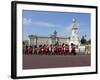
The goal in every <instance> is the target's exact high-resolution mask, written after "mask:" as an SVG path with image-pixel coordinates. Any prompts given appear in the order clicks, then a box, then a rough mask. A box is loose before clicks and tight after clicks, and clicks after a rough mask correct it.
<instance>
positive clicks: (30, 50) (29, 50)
mask: <svg viewBox="0 0 100 80" xmlns="http://www.w3.org/2000/svg"><path fill="white" fill-rule="evenodd" d="M32 52H33V47H32V46H30V47H29V49H28V53H29V54H32Z"/></svg>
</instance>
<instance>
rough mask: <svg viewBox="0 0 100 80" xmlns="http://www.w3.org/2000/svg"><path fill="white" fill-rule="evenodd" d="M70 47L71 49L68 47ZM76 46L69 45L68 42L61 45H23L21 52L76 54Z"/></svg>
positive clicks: (30, 53)
mask: <svg viewBox="0 0 100 80" xmlns="http://www.w3.org/2000/svg"><path fill="white" fill-rule="evenodd" d="M70 48H71V49H70ZM75 49H76V46H75V44H73V43H72V44H71V47H69V45H68V44H64V43H63V44H62V45H50V46H48V45H45V44H44V45H39V47H37V46H36V45H35V46H27V45H26V46H24V47H23V53H24V54H25V55H76V50H75Z"/></svg>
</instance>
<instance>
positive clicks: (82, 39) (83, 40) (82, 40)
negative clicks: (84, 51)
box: [81, 36, 87, 44]
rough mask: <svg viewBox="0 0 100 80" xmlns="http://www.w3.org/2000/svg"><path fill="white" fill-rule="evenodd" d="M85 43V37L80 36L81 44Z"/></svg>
mask: <svg viewBox="0 0 100 80" xmlns="http://www.w3.org/2000/svg"><path fill="white" fill-rule="evenodd" d="M86 43H87V40H86V39H85V36H82V38H81V44H86Z"/></svg>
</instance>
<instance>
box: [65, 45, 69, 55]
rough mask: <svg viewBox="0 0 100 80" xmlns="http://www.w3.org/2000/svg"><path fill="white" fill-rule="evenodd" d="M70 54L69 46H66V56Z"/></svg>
mask: <svg viewBox="0 0 100 80" xmlns="http://www.w3.org/2000/svg"><path fill="white" fill-rule="evenodd" d="M67 54H69V45H68V44H66V46H65V55H67Z"/></svg>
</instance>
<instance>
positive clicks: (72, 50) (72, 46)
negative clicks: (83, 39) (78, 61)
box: [71, 44, 76, 55]
mask: <svg viewBox="0 0 100 80" xmlns="http://www.w3.org/2000/svg"><path fill="white" fill-rule="evenodd" d="M75 49H76V48H75V45H74V44H71V54H73V55H76V50H75Z"/></svg>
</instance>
